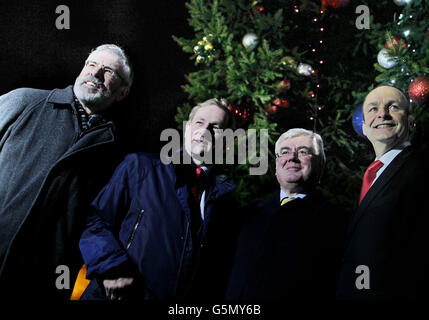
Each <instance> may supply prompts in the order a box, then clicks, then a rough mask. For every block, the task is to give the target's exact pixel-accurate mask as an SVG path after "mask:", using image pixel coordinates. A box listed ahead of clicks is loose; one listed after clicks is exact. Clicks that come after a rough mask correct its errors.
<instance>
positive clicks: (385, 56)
mask: <svg viewBox="0 0 429 320" xmlns="http://www.w3.org/2000/svg"><path fill="white" fill-rule="evenodd" d="M377 61H378V64H379V65H380V66H382V67H383V68H386V69H390V68H392V67H394V66H395V65H396V64H397V63H398V58H397V57H392V56H391V55H390V54H389V52H388V51H387V49H381V50H380V52H379V53H378V55H377Z"/></svg>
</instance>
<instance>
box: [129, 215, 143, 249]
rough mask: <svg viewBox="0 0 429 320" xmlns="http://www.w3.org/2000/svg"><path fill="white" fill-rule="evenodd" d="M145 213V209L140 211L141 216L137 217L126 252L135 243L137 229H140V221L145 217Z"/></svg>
mask: <svg viewBox="0 0 429 320" xmlns="http://www.w3.org/2000/svg"><path fill="white" fill-rule="evenodd" d="M143 213H144V210H143V209H142V210H140V212H139V215H138V216H137V221H136V223H135V224H134V227H133V230H132V231H131V234H130V237H129V238H128V241H127V246H126V247H125V248H126V250H128V249H129V247H130V246H131V242H133V239H134V236H135V235H136V231H137V228H138V227H139V224H140V221H141V219H142V217H143Z"/></svg>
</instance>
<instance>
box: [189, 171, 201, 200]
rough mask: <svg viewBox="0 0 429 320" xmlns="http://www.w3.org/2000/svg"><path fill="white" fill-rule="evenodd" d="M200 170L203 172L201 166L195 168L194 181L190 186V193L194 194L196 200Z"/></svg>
mask: <svg viewBox="0 0 429 320" xmlns="http://www.w3.org/2000/svg"><path fill="white" fill-rule="evenodd" d="M201 172H203V169H202V168H200V167H198V168H196V169H195V183H194V185H193V186H192V187H191V191H192V194H193V195H194V198H195V199H197V201H198V197H199V190H198V189H199V188H198V186H199V180H200V177H201Z"/></svg>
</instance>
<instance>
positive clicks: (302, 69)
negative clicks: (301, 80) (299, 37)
mask: <svg viewBox="0 0 429 320" xmlns="http://www.w3.org/2000/svg"><path fill="white" fill-rule="evenodd" d="M298 73H299V74H301V75H303V76H311V74H312V73H313V67H312V66H310V65H309V64H306V63H300V64H299V65H298Z"/></svg>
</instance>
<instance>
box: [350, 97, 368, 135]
mask: <svg viewBox="0 0 429 320" xmlns="http://www.w3.org/2000/svg"><path fill="white" fill-rule="evenodd" d="M362 105H363V103H361V104H360V105H358V106H357V107H356V108H355V110H354V111H353V117H352V124H353V129H354V130H355V132H356V133H357V134H358V135H359V136H361V137H362V138H365V139H366V136H365V135H364V134H363V131H362V121H363V116H362Z"/></svg>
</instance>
